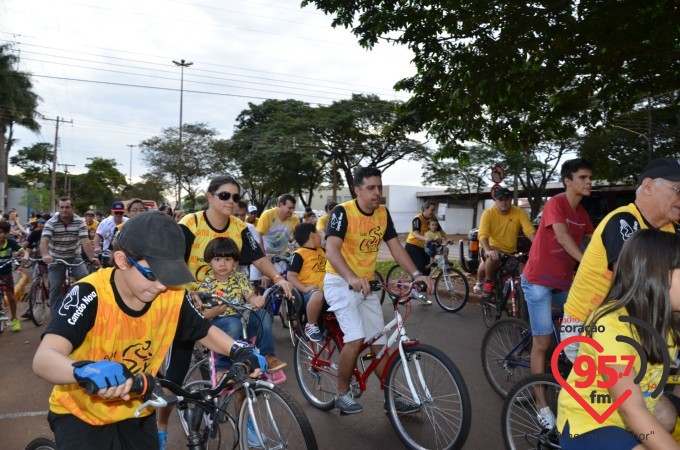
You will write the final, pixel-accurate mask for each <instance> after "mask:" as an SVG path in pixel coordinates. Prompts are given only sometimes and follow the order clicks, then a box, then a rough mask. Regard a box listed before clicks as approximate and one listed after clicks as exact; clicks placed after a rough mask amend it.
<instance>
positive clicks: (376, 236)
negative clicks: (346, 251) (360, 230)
mask: <svg viewBox="0 0 680 450" xmlns="http://www.w3.org/2000/svg"><path fill="white" fill-rule="evenodd" d="M382 237H383V232H382V229H381V228H380V227H379V226H377V227H375V228H373V229H372V230H371V231H369V232H368V236H367V237H366V238H365V239H364V240H362V241H361V243H360V244H359V251H361V252H364V253H371V252H377V251H378V250H379V249H380V242H381V241H382Z"/></svg>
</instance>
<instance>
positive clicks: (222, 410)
mask: <svg viewBox="0 0 680 450" xmlns="http://www.w3.org/2000/svg"><path fill="white" fill-rule="evenodd" d="M232 381H233V383H234V384H233V385H232V391H231V393H230V394H229V395H228V396H227V397H225V398H224V399H222V400H219V401H216V399H218V396H219V394H220V393H221V392H222V391H223V390H224V389H225V387H226V386H227V385H228V384H229V383H230V382H232ZM205 383H206V382H205V381H198V382H196V383H195V384H192V385H191V386H187V387H180V386H178V385H176V384H175V383H172V382H171V381H168V380H164V379H160V378H156V377H154V376H152V375H150V374H146V373H139V374H137V375H135V378H134V381H133V387H132V390H131V393H133V394H137V395H139V396H141V397H142V399H143V400H144V403H143V404H142V405H141V406H140V407H139V408H137V409H136V410H135V417H139V416H140V415H141V412H142V411H143V410H144V409H146V408H148V407H153V408H163V407H167V406H170V405H177V410H178V411H180V412H181V417H182V418H183V424H186V425H187V426H188V428H187V429H186V430H185V431H186V436H187V448H189V449H191V450H206V449H209V448H218V449H219V448H220V446H221V443H222V441H225V442H226V441H230V442H233V446H230V447H229V448H239V449H241V450H246V449H248V448H249V447H250V445H249V443H248V440H249V439H250V440H252V441H253V442H251V444H254V445H256V446H260V448H267V449H280V448H291V449H307V450H316V449H317V448H318V446H317V443H316V437H315V436H314V431H313V430H312V427H311V425H310V423H309V420H308V419H307V416H306V415H305V413H304V411H302V409H301V408H300V406H299V405H298V404H297V403H296V402H295V400H294V399H293V398H292V397H291V396H290V395H288V394H287V393H285V392H283V391H281V390H279V389H278V388H277V387H275V386H274V385H273V384H271V383H268V382H266V381H263V380H259V379H251V378H250V377H248V375H247V374H246V370H245V368H244V366H243V365H242V364H235V365H234V366H233V367H232V368H231V369H230V370H229V372H228V373H226V374H225V375H224V376H223V377H222V378H221V379H220V380H219V383H218V384H217V386H215V387H213V386H212V385H207V384H205ZM162 388H166V389H168V390H169V391H170V392H171V393H166V392H164V391H163V389H162ZM88 392H89V391H88ZM94 392H96V390H95V391H93V392H89V393H94ZM237 392H243V399H244V400H243V402H242V404H241V405H240V408H239V409H238V411H237V418H238V420H237V419H235V418H234V415H232V414H230V413H229V412H227V406H228V405H229V404H230V403H231V399H232V398H234V397H235V394H236V393H237ZM234 403H235V402H234ZM221 423H228V424H229V431H230V432H232V433H233V436H229V435H227V436H224V439H223V436H222V431H221V428H220V424H221ZM241 437H248V438H246V439H243V438H241ZM32 445H33V446H32ZM31 446H32V447H31ZM29 447H30V449H29V450H57V447H56V444H55V443H54V441H52V440H51V439H48V438H38V439H35V440H33V441H32V442H31V443H30V444H29ZM29 447H27V448H29Z"/></svg>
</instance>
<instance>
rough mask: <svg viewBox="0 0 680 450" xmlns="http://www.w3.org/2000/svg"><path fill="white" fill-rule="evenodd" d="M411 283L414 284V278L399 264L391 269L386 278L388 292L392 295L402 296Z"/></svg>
mask: <svg viewBox="0 0 680 450" xmlns="http://www.w3.org/2000/svg"><path fill="white" fill-rule="evenodd" d="M411 282H413V277H412V276H411V274H410V273H408V272H406V271H405V270H404V269H403V268H402V267H401V266H400V265H399V264H397V265H395V266H392V267H390V270H388V271H387V276H385V284H386V285H387V290H388V291H390V292H391V293H392V294H401V293H402V292H403V291H405V290H406V289H408V288H409V287H410V286H411Z"/></svg>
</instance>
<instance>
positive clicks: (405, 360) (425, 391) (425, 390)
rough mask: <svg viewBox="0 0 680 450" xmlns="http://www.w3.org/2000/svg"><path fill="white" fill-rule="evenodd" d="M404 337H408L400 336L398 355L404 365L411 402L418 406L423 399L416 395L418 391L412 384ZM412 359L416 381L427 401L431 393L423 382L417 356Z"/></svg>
mask: <svg viewBox="0 0 680 450" xmlns="http://www.w3.org/2000/svg"><path fill="white" fill-rule="evenodd" d="M404 339H408V338H406V337H405V336H402V339H401V340H400V341H399V357H400V358H401V361H402V366H404V374H405V375H406V383H407V384H408V388H409V390H410V391H411V397H412V399H413V402H414V403H415V404H416V405H418V406H420V405H422V404H423V401H422V400H421V399H420V396H419V395H418V392H417V390H416V387H415V385H414V384H413V378H412V377H411V368H410V367H409V365H408V362H409V359H408V358H407V356H406V352H405V351H404V345H403V343H404ZM411 360H412V361H413V363H414V364H413V365H414V366H415V369H416V373H417V375H418V381H420V385H421V386H422V388H423V395H424V397H425V400H426V401H427V402H429V401H431V400H432V395H431V394H430V390H429V389H428V388H427V384H426V383H425V377H424V376H423V370H422V368H421V367H420V361H418V358H411Z"/></svg>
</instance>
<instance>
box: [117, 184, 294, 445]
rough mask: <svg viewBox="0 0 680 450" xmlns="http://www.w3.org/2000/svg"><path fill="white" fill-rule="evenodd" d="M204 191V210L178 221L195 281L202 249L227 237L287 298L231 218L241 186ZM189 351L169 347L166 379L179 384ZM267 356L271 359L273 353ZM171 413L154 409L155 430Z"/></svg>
mask: <svg viewBox="0 0 680 450" xmlns="http://www.w3.org/2000/svg"><path fill="white" fill-rule="evenodd" d="M206 192H207V195H206V196H207V199H208V203H207V205H208V206H207V208H206V209H205V210H203V211H200V212H196V213H192V214H187V215H186V216H184V217H183V218H182V220H181V221H180V228H181V229H182V231H183V232H184V237H185V246H186V247H185V250H184V259H185V261H186V262H187V265H188V266H189V270H190V271H191V273H192V275H193V276H194V277H195V278H196V279H197V282H198V283H200V282H201V281H203V279H204V278H205V277H206V275H209V271H210V266H209V265H208V264H207V263H206V262H205V260H204V256H205V248H206V246H207V245H208V243H209V242H210V241H212V240H213V239H215V238H218V237H228V238H231V239H232V240H233V241H234V242H235V243H236V245H237V247H238V248H239V251H240V252H241V254H240V257H239V261H240V262H241V263H244V264H249V263H252V264H253V265H254V266H255V267H257V268H258V269H259V270H260V271H261V272H262V273H263V274H265V275H266V276H269V277H271V278H272V279H273V280H274V283H276V284H277V285H280V286H281V287H282V288H283V290H284V292H285V293H286V296H288V297H290V295H291V289H292V288H291V285H290V283H288V282H287V281H286V280H285V279H284V278H283V277H282V276H281V275H279V274H278V272H277V271H276V269H275V268H274V266H273V265H272V263H271V261H270V260H269V258H266V257H265V256H264V253H262V249H261V248H260V246H259V245H258V243H257V241H255V239H254V238H253V236H252V235H251V234H250V231H248V227H247V226H246V224H245V223H243V222H242V221H241V220H240V219H238V218H236V217H233V216H232V214H233V212H234V207H235V206H236V205H237V204H238V201H239V200H240V199H241V185H240V184H239V183H238V182H237V181H236V179H235V178H234V177H232V176H231V175H217V176H215V177H214V178H213V179H212V180H210V183H209V185H208V189H207V190H206ZM123 229H124V228H123ZM196 285H197V284H196ZM194 301H196V302H197V304H198V305H200V299H198V296H195V297H194ZM193 348H194V342H193V341H177V342H175V343H174V344H173V346H172V351H171V354H170V362H169V365H168V370H167V372H166V374H165V377H166V378H167V379H168V380H170V381H172V382H174V383H176V384H182V382H183V381H184V378H185V377H186V374H187V372H188V371H189V366H190V364H191V354H192V350H193ZM271 356H272V357H275V355H274V354H273V355H271ZM270 359H271V358H270ZM277 361H278V363H276V364H270V365H269V368H270V370H273V369H274V368H275V367H276V366H277V365H281V364H284V363H283V362H281V361H280V360H278V359H277ZM275 362H276V361H275ZM171 411H172V407H168V408H160V409H159V410H158V427H159V430H160V431H161V432H163V431H166V430H167V426H168V425H167V424H168V418H169V417H170V413H171ZM161 434H163V433H161Z"/></svg>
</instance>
